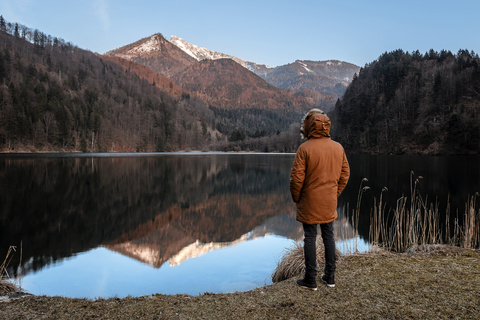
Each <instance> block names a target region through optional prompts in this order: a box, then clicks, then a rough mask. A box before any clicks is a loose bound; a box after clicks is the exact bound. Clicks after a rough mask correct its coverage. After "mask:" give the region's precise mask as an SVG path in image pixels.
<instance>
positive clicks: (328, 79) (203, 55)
mask: <svg viewBox="0 0 480 320" xmlns="http://www.w3.org/2000/svg"><path fill="white" fill-rule="evenodd" d="M170 42H171V43H173V44H174V45H176V46H177V47H178V48H180V49H181V50H183V51H184V52H185V53H187V54H188V55H190V56H191V57H193V58H195V59H196V60H197V61H202V60H207V59H208V60H216V59H232V60H233V61H235V62H237V63H238V64H240V65H241V66H242V67H244V68H246V69H248V70H250V71H252V72H253V73H255V74H256V75H258V76H260V77H262V78H263V79H265V80H266V81H267V82H268V83H270V84H273V85H274V86H276V87H278V88H281V89H287V90H288V89H290V90H293V91H296V92H299V91H303V90H313V91H317V92H319V93H322V94H326V95H330V96H332V97H335V98H338V97H341V96H342V95H343V93H344V92H345V89H346V88H347V86H348V84H349V83H350V82H351V81H352V79H353V75H354V74H355V73H358V72H359V71H360V67H358V66H356V65H354V64H351V63H348V62H342V61H337V60H328V61H301V60H297V61H295V62H294V63H290V64H287V65H283V66H278V67H268V66H266V65H263V64H258V63H255V62H250V61H245V60H242V59H240V58H237V57H235V56H231V55H228V54H224V53H219V52H215V51H211V50H209V49H206V48H201V47H199V46H197V45H194V44H190V43H188V42H186V41H185V40H183V39H181V38H179V37H176V36H171V37H170Z"/></svg>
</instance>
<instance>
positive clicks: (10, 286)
mask: <svg viewBox="0 0 480 320" xmlns="http://www.w3.org/2000/svg"><path fill="white" fill-rule="evenodd" d="M12 251H13V252H15V251H16V248H15V247H14V246H10V248H8V251H7V255H6V256H5V260H3V263H2V264H1V265H0V294H7V293H10V292H16V291H18V288H17V286H16V285H15V284H14V283H12V282H10V281H7V280H6V279H5V276H6V277H8V272H7V267H8V265H9V264H10V261H11V260H12V258H13V254H12V256H10V254H11V253H12Z"/></svg>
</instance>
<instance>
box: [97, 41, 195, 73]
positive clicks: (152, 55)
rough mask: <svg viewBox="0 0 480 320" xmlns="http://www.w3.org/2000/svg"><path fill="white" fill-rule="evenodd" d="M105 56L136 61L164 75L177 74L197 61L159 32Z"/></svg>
mask: <svg viewBox="0 0 480 320" xmlns="http://www.w3.org/2000/svg"><path fill="white" fill-rule="evenodd" d="M105 56H115V57H120V58H123V59H126V60H130V61H133V62H138V63H140V64H142V65H145V66H147V67H149V68H151V69H152V70H153V71H155V72H157V73H159V74H161V75H163V76H166V77H170V76H172V75H175V74H178V73H180V72H181V71H183V69H185V68H186V67H188V66H191V65H193V64H195V63H196V62H197V60H196V59H195V58H193V57H192V56H190V55H189V54H187V53H186V52H184V51H183V50H181V49H180V48H178V47H177V46H176V45H174V44H172V43H171V42H170V41H168V40H166V39H165V38H164V37H163V36H162V34H161V33H156V34H154V35H152V36H150V37H146V38H143V39H140V40H138V41H136V42H134V43H131V44H129V45H126V46H123V47H121V48H117V49H115V50H111V51H108V52H106V53H105Z"/></svg>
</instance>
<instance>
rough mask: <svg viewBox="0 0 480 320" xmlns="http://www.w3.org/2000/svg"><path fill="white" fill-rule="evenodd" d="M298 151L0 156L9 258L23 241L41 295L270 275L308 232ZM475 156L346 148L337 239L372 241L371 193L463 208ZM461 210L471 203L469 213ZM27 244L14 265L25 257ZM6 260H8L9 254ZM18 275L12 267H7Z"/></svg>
mask: <svg viewBox="0 0 480 320" xmlns="http://www.w3.org/2000/svg"><path fill="white" fill-rule="evenodd" d="M293 158H294V155H293V154H228V155H227V154H187V155H185V154H181V155H178V154H169V155H165V154H164V155H162V154H154V155H152V154H147V155H138V154H136V155H125V154H108V155H92V154H89V155H84V156H82V155H80V156H79V155H51V156H48V155H47V156H45V155H41V156H5V155H3V156H0V177H1V179H0V200H1V202H0V210H1V211H0V254H1V255H0V257H4V256H5V252H6V250H7V249H8V247H9V246H10V245H16V246H17V247H18V249H19V248H20V243H22V265H23V268H24V274H25V275H24V276H23V283H22V287H23V288H24V289H26V290H28V291H29V292H31V293H34V294H46V295H61V296H67V297H88V298H96V297H111V296H118V297H124V296H127V295H131V296H140V295H148V294H152V293H165V294H176V293H188V294H192V295H196V294H199V293H204V292H233V291H242V290H249V289H252V288H255V287H257V286H262V285H264V284H268V283H271V280H270V275H271V273H272V272H273V270H274V268H275V266H276V262H277V261H278V260H279V259H280V256H281V253H282V251H283V250H284V248H286V247H289V246H290V245H292V243H293V241H294V240H298V239H301V238H302V228H301V225H300V224H299V223H298V222H296V221H295V208H294V206H293V203H292V202H291V200H290V194H289V190H288V182H289V173H290V167H291V164H292V162H293ZM479 160H480V159H479V158H478V157H396V156H349V162H350V165H351V178H350V182H349V185H348V186H347V188H346V190H345V192H344V193H343V194H342V195H341V197H340V199H339V207H340V208H346V207H347V208H348V207H350V208H353V207H354V206H355V201H356V199H357V194H358V188H359V186H360V181H361V180H362V179H363V178H368V180H369V182H368V183H367V184H368V185H369V186H370V187H371V188H372V189H371V190H369V192H367V193H365V195H364V197H363V200H362V212H361V221H360V222H361V225H360V227H359V229H360V230H359V233H360V237H357V238H355V239H352V237H353V234H354V233H353V230H352V229H351V227H350V224H349V220H348V211H347V210H339V219H337V221H336V233H337V237H338V238H339V239H344V240H346V241H345V242H340V241H339V242H337V246H338V247H339V249H342V248H344V247H345V243H347V244H348V243H352V242H355V243H357V244H358V245H359V248H360V250H361V249H362V248H365V243H364V241H363V240H362V239H368V216H369V214H370V211H369V210H370V209H369V208H370V207H371V206H372V204H373V198H374V197H378V196H379V194H380V191H381V189H382V188H383V187H384V186H386V187H387V188H388V189H389V191H388V192H387V194H385V195H384V197H386V198H387V199H388V203H389V205H391V206H395V200H396V199H397V198H398V197H399V196H401V195H402V194H409V192H410V175H411V171H413V172H414V176H415V177H417V176H423V179H421V180H420V184H419V190H420V192H421V193H422V194H425V195H429V197H431V198H433V199H435V198H437V197H438V199H439V202H441V203H440V206H442V203H443V202H446V199H447V197H448V196H449V197H450V202H451V205H452V207H454V208H455V207H458V208H459V210H463V203H464V202H465V201H466V198H467V196H468V195H473V194H474V193H475V192H477V191H480V179H479V177H480V176H479V172H480V170H479ZM461 212H463V211H461ZM18 258H19V253H18V252H17V254H16V255H15V257H14V260H12V262H11V266H17V265H18V263H19V261H18ZM2 259H3V258H2ZM10 272H11V273H13V270H10Z"/></svg>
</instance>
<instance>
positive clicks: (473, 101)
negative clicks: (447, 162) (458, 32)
mask: <svg viewBox="0 0 480 320" xmlns="http://www.w3.org/2000/svg"><path fill="white" fill-rule="evenodd" d="M479 113H480V60H479V57H478V54H476V53H475V52H472V51H468V50H459V51H458V52H457V53H456V54H453V53H452V52H450V51H445V50H442V51H440V52H436V51H434V50H430V51H429V52H427V53H425V54H421V53H420V52H418V51H415V52H413V53H408V52H403V51H402V50H396V51H393V52H389V53H384V54H382V55H381V56H380V57H379V58H378V59H377V60H375V61H373V62H372V63H370V64H367V65H366V66H365V67H364V68H362V69H361V70H360V72H359V74H358V75H356V76H355V77H354V79H353V81H352V83H351V84H350V85H349V87H348V88H347V91H346V92H345V94H344V96H343V98H342V99H340V100H338V101H337V103H336V106H335V109H334V111H333V112H332V113H331V118H332V121H333V123H334V126H332V135H333V136H334V137H335V139H336V140H338V141H339V142H340V143H341V144H342V145H343V146H344V147H345V149H346V150H347V152H351V153H370V154H432V155H436V154H478V152H479V151H480V117H479Z"/></svg>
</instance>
